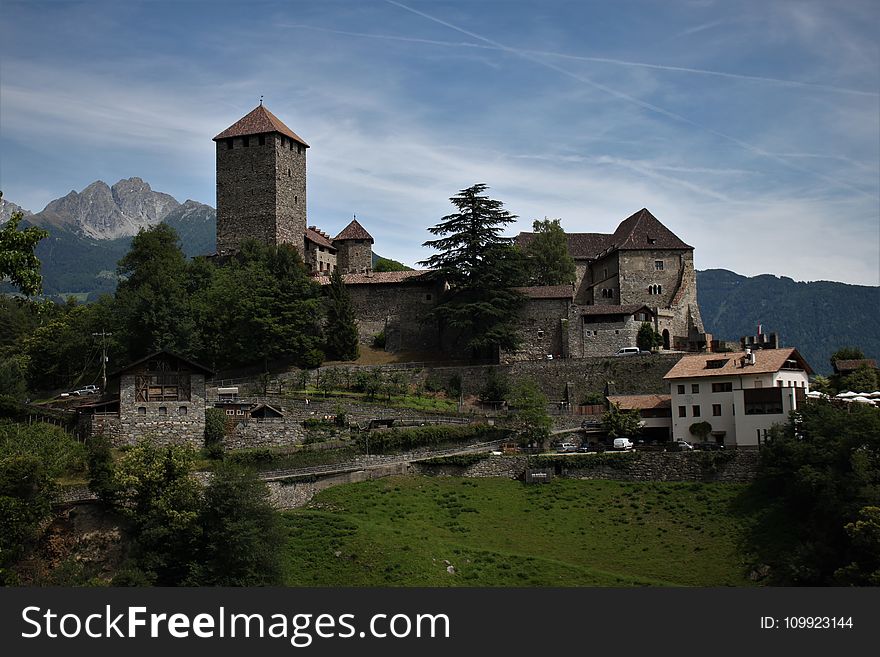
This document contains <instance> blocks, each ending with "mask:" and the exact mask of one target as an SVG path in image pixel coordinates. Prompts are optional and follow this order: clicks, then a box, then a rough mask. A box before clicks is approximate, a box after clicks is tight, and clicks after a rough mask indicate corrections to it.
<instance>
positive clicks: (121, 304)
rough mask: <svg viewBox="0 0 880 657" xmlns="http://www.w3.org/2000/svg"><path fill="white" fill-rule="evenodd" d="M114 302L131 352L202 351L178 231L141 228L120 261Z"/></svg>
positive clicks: (162, 227) (132, 355) (162, 226)
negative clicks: (119, 280) (191, 306)
mask: <svg viewBox="0 0 880 657" xmlns="http://www.w3.org/2000/svg"><path fill="white" fill-rule="evenodd" d="M117 272H118V273H119V275H120V278H121V279H122V280H121V282H120V283H119V287H118V288H117V290H116V305H117V310H118V312H119V314H120V319H121V324H122V328H123V330H124V331H125V334H126V338H127V343H128V344H127V346H128V355H129V357H130V358H131V359H137V358H140V357H142V356H145V355H147V354H149V353H151V352H153V351H156V350H158V349H169V350H171V351H174V352H177V353H180V354H184V355H188V356H192V355H193V354H194V353H195V352H196V351H197V349H198V343H197V338H198V336H197V332H196V330H195V325H194V322H193V317H192V312H191V308H190V303H189V294H188V290H187V262H186V257H185V256H184V255H183V251H181V250H180V245H179V243H178V237H177V232H176V231H175V230H174V229H173V228H172V227H171V226H168V225H167V224H164V223H160V224H157V225H155V226H153V227H151V228H147V229H142V230H140V231H139V232H138V234H137V235H135V237H134V239H133V240H132V242H131V250H130V251H129V252H128V253H127V254H126V255H125V257H124V258H122V260H120V261H119V266H118V267H117Z"/></svg>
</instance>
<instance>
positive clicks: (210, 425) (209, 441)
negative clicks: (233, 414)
mask: <svg viewBox="0 0 880 657" xmlns="http://www.w3.org/2000/svg"><path fill="white" fill-rule="evenodd" d="M225 436H226V413H224V412H223V410H222V409H219V408H208V409H205V449H206V451H207V452H208V456H209V457H210V458H212V459H216V458H221V457H222V456H223V438H224V437H225Z"/></svg>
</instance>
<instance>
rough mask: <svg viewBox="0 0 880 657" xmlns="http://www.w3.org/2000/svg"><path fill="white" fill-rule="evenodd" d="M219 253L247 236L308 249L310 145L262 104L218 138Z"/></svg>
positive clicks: (229, 250) (234, 247)
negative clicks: (308, 167) (306, 243)
mask: <svg viewBox="0 0 880 657" xmlns="http://www.w3.org/2000/svg"><path fill="white" fill-rule="evenodd" d="M214 141H215V142H216V143H217V254H218V255H220V256H224V255H232V254H234V253H236V252H237V251H238V249H239V245H240V244H241V243H242V241H244V240H246V239H254V240H257V241H258V242H261V243H263V244H269V245H273V246H274V245H278V244H292V245H293V246H295V247H296V248H297V249H298V250H299V252H300V254H301V255H302V254H303V253H304V243H305V234H306V223H307V220H306V149H307V148H308V147H309V145H308V144H307V143H306V142H305V141H304V140H303V139H302V138H301V137H299V136H297V134H296V133H295V132H293V131H292V130H291V129H290V128H288V127H287V126H286V125H284V124H283V123H282V122H281V121H280V120H279V119H278V118H277V117H276V116H275V115H274V114H272V112H270V111H269V110H268V109H266V108H265V107H264V106H263V104H262V103H260V105H259V106H258V107H256V108H254V110H253V111H251V112H250V113H249V114H247V115H246V116H244V117H242V118H241V119H239V120H238V121H236V122H235V123H234V124H232V125H231V126H229V127H228V128H227V129H226V130H224V131H223V132H221V133H220V134H219V135H217V136H216V137H214Z"/></svg>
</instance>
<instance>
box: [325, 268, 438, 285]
mask: <svg viewBox="0 0 880 657" xmlns="http://www.w3.org/2000/svg"><path fill="white" fill-rule="evenodd" d="M430 271H431V270H429V269H422V270H416V271H376V272H372V273H370V274H343V275H342V281H343V282H344V283H345V284H346V285H381V284H383V283H384V284H400V283H415V282H418V283H425V282H428V279H427V278H426V279H424V280H422V279H421V278H420V277H422V276H424V275H425V274H428V273H430ZM315 280H316V281H317V282H318V283H320V284H321V285H329V284H330V278H329V277H328V276H316V277H315Z"/></svg>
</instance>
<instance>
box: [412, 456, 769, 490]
mask: <svg viewBox="0 0 880 657" xmlns="http://www.w3.org/2000/svg"><path fill="white" fill-rule="evenodd" d="M758 458H759V454H758V452H756V451H749V450H739V451H732V452H726V453H719V452H672V453H666V452H628V453H615V454H607V455H606V454H584V455H578V456H575V457H571V458H569V457H565V456H560V457H558V458H555V459H553V460H554V461H555V463H554V464H553V466H550V469H554V470H555V472H556V476H558V477H565V478H568V479H610V480H617V481H716V482H727V483H746V482H749V481H752V480H753V479H754V478H755V475H756V473H757V468H758ZM591 459H595V461H594V463H595V464H596V465H594V466H592V467H577V464H578V463H585V462H589V461H590V460H591ZM609 459H619V460H615V461H613V464H614V465H611V464H610V463H612V462H611V461H609ZM713 461H716V463H715V464H714V465H713ZM528 462H529V459H528V457H527V456H490V457H488V458H487V459H484V460H482V461H479V462H477V463H475V464H473V465H469V466H466V467H462V466H449V465H443V466H433V465H429V464H425V463H414V464H413V465H412V470H413V472H414V473H416V474H423V475H429V476H453V477H505V478H508V479H519V478H521V477H522V476H523V473H524V472H525V470H526V468H527V467H528ZM540 467H541V468H548V466H547V465H546V464H543V463H542V464H541V465H540Z"/></svg>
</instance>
